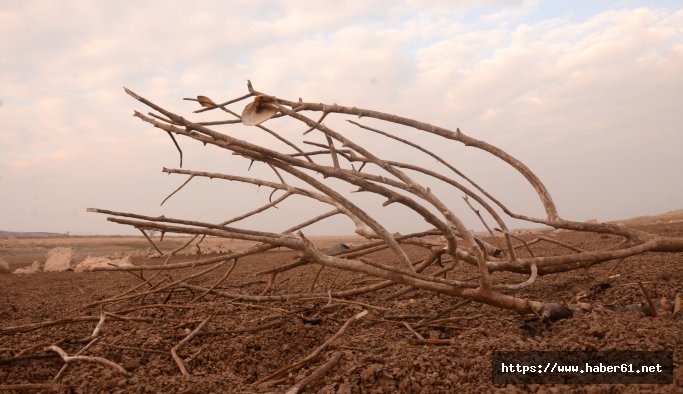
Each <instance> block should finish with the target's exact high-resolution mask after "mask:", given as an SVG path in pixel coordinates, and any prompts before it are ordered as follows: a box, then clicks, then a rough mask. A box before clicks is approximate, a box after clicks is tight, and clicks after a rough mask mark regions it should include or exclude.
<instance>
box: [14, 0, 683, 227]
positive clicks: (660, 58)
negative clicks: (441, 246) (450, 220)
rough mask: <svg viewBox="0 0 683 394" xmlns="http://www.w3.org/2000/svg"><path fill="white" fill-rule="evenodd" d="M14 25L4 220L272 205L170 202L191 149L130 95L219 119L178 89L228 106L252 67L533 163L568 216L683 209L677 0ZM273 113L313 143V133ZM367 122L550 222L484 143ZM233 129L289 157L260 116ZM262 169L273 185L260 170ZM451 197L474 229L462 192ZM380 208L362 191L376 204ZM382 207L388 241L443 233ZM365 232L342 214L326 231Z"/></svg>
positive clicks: (240, 198) (394, 153) (40, 11)
mask: <svg viewBox="0 0 683 394" xmlns="http://www.w3.org/2000/svg"><path fill="white" fill-rule="evenodd" d="M0 36H1V37H3V38H2V42H1V43H0V230H12V231H54V232H66V231H69V232H71V233H72V234H121V233H130V230H128V229H127V228H125V227H122V226H120V225H116V224H113V223H109V222H107V221H106V220H105V216H103V215H98V214H93V213H86V212H85V209H86V208H87V207H97V208H105V209H113V210H121V211H128V212H136V213H143V214H150V215H158V214H165V215H167V216H176V217H182V218H195V219H199V220H207V221H214V222H219V221H222V220H225V219H228V218H230V217H232V216H236V215H238V214H239V213H242V212H244V211H246V210H250V209H253V208H256V207H258V206H259V205H260V204H263V203H265V202H267V199H268V194H269V191H268V190H265V189H263V190H258V189H257V188H255V187H249V186H240V185H231V184H226V183H220V182H217V181H213V182H209V181H204V180H193V182H191V183H190V184H189V185H188V186H187V187H186V188H185V189H183V190H182V191H181V192H180V193H178V195H177V196H175V197H174V198H173V199H171V200H170V201H169V202H168V203H166V204H165V205H164V206H163V207H160V206H159V203H160V202H161V200H162V199H163V198H164V197H165V196H166V195H167V194H168V193H170V192H171V191H173V190H174V189H175V188H176V187H177V186H178V185H180V184H181V183H182V182H183V181H184V180H185V178H182V177H179V176H176V175H170V176H169V175H165V174H162V173H161V168H162V167H163V166H167V167H177V166H178V157H177V152H176V150H175V147H174V146H173V145H172V143H171V141H170V139H169V138H168V136H167V135H166V134H165V133H164V132H161V131H159V130H158V129H154V128H152V127H148V126H147V125H146V124H144V123H142V122H140V121H139V120H137V119H135V118H133V117H132V116H131V115H132V112H133V110H134V109H138V110H140V109H144V108H143V107H142V106H141V105H139V104H138V103H136V102H135V101H134V100H132V99H131V98H130V97H128V96H127V95H125V94H124V92H123V89H122V87H123V86H126V87H129V88H131V89H133V90H135V91H136V92H138V93H140V94H142V95H144V96H145V97H147V98H149V99H151V100H153V101H155V102H157V103H159V104H162V105H164V106H167V107H168V108H169V109H171V110H174V111H176V112H177V113H179V114H181V115H184V116H187V117H189V118H190V119H201V120H206V119H213V120H218V119H222V118H224V115H222V114H217V113H216V114H213V113H212V114H211V115H207V116H196V115H193V114H192V111H193V110H194V109H196V106H195V105H194V103H191V102H188V101H182V98H183V97H193V96H196V95H198V94H202V95H207V96H209V97H211V98H213V99H214V100H215V101H223V100H226V99H229V98H232V97H235V96H239V95H241V94H243V93H245V92H246V80H247V79H251V80H252V81H253V83H254V85H255V87H256V88H257V89H258V90H261V91H264V92H267V93H269V94H272V95H276V96H278V97H282V98H287V99H293V100H296V99H297V98H298V97H303V98H304V99H305V100H308V101H315V102H327V103H330V104H331V103H339V104H346V105H351V106H358V107H364V108H370V109H376V110H380V111H385V112H391V113H397V114H401V115H404V116H408V117H412V118H415V119H419V120H423V121H426V122H429V123H433V124H437V125H440V126H443V127H446V128H450V129H453V130H455V128H457V127H459V128H460V129H461V130H463V132H465V133H467V134H469V135H471V136H473V137H475V138H478V139H483V140H486V141H488V142H490V143H492V144H494V145H497V146H499V147H501V148H502V149H505V150H506V151H508V152H509V153H511V154H512V155H514V156H516V157H517V158H518V159H520V160H521V161H523V162H525V163H526V164H527V165H529V167H531V169H532V170H534V171H535V172H536V173H537V174H538V175H539V176H540V177H541V179H542V180H543V181H544V182H545V184H546V186H547V187H548V189H549V190H550V192H551V194H552V195H553V196H554V198H555V202H556V204H557V206H558V209H559V212H560V214H561V215H562V216H564V217H566V218H568V219H574V220H587V219H592V218H596V219H599V220H613V219H619V218H627V217H632V216H639V215H650V214H657V213H662V212H666V211H669V210H674V209H681V208H683V177H682V175H681V174H682V170H683V154H682V153H683V130H682V129H683V6H682V5H681V3H680V1H574V2H558V1H502V0H501V1H495V0H491V1H471V0H463V1H426V0H424V1H422V0H413V1H405V2H399V1H326V0H316V1H302V0H292V1H273V0H269V1H258V0H249V1H241V0H240V1H209V0H204V1H201V2H189V1H145V2H127V1H85V0H84V1H26V0H21V1H9V0H4V1H2V3H0ZM243 105H244V104H242V103H241V104H239V105H237V106H236V107H235V110H236V111H241V108H242V106H243ZM346 118H348V117H339V118H338V119H331V120H330V124H331V125H339V127H340V129H339V131H340V132H344V133H347V134H346V135H348V136H349V137H350V138H353V139H354V140H355V141H357V142H363V143H366V144H368V145H369V147H370V148H372V149H374V151H375V152H377V153H382V154H386V155H387V157H388V158H396V157H400V158H402V159H403V160H406V161H414V162H417V163H428V164H429V165H433V164H434V163H433V161H429V160H427V161H424V159H423V158H422V157H421V156H420V155H419V154H417V153H414V152H413V151H406V150H403V149H402V148H401V147H399V146H397V145H395V144H389V145H386V147H381V148H380V145H378V143H376V141H378V140H377V139H376V137H375V136H372V135H369V134H367V133H363V132H362V131H360V130H358V129H354V128H352V127H353V126H351V125H348V124H346V125H344V122H343V120H344V119H346ZM269 122H271V124H269V125H272V126H273V127H281V128H279V129H278V130H281V131H282V132H283V133H291V134H289V135H288V137H289V138H291V139H293V140H296V141H302V139H304V137H302V136H301V134H300V132H299V131H301V130H303V129H305V128H302V127H301V126H298V125H295V126H292V125H285V124H283V123H278V121H277V120H272V121H269ZM335 122H336V123H335ZM368 124H373V125H375V126H379V127H383V128H384V129H385V130H386V131H392V132H396V133H397V134H399V135H401V136H403V137H410V138H419V140H420V141H422V142H423V143H424V144H428V145H429V146H431V147H434V149H436V150H437V151H438V152H439V153H440V154H443V155H444V156H446V157H448V159H449V160H450V161H451V162H452V163H453V164H454V165H456V166H457V167H459V168H462V169H463V170H464V171H467V173H468V174H471V175H472V176H473V177H475V178H476V179H477V180H478V181H479V182H481V183H482V185H484V186H486V187H487V188H489V189H490V190H491V191H492V192H493V193H494V194H496V195H499V196H500V197H501V198H502V199H503V200H504V202H505V203H507V204H509V206H510V207H511V208H514V209H515V210H516V211H519V212H520V213H527V214H533V215H540V214H541V213H542V209H541V207H540V204H539V202H538V199H537V198H536V197H535V196H534V194H533V193H532V190H531V189H530V187H529V186H528V184H526V183H524V182H523V180H522V179H521V177H519V176H518V175H516V174H514V173H513V172H512V171H510V169H509V167H507V166H505V165H500V164H498V163H496V162H495V161H494V160H491V159H490V158H489V157H487V156H486V155H482V154H481V153H478V152H474V151H472V148H463V147H461V146H458V145H457V144H455V143H450V144H443V143H442V142H441V141H438V140H437V139H431V138H428V137H422V136H420V135H419V134H417V133H414V132H411V131H409V130H401V129H397V128H392V127H388V126H386V125H384V126H382V125H381V124H380V123H378V122H372V120H368ZM218 130H219V131H222V132H227V133H231V134H232V135H235V136H237V137H239V138H244V139H249V140H250V141H253V142H257V143H262V144H265V145H267V146H272V147H275V148H278V149H284V150H286V149H285V148H283V147H282V146H281V145H278V144H277V142H273V141H272V138H269V137H268V136H267V135H265V134H263V133H259V132H258V130H257V129H255V128H253V127H252V128H247V127H245V126H242V125H233V126H230V127H221V128H219V129H218ZM306 139H309V140H314V141H315V140H317V141H322V139H321V137H320V135H314V133H311V134H310V135H309V136H307V138H306ZM179 142H180V143H181V145H182V146H183V149H184V151H185V162H184V167H185V168H189V169H194V170H209V171H220V172H226V173H235V174H241V175H244V174H249V173H248V172H246V171H247V168H248V164H249V163H248V161H246V160H244V159H241V158H238V157H234V156H230V155H229V154H226V153H225V152H222V151H219V150H218V149H215V148H214V149H211V148H210V147H209V148H204V147H202V146H201V144H198V143H194V142H192V141H188V140H186V139H182V138H180V141H179ZM251 174H253V175H262V176H264V177H266V178H268V179H272V178H273V175H272V173H269V172H268V171H265V170H263V169H262V168H259V166H258V165H256V166H254V168H252V170H251ZM434 187H435V189H434V190H436V191H437V192H439V193H442V194H441V195H439V197H441V198H442V199H443V200H444V201H446V202H447V203H449V204H451V205H452V206H453V210H454V211H455V212H456V214H458V215H460V216H461V217H462V219H463V220H464V221H465V223H466V224H467V225H468V226H470V227H472V228H478V223H477V221H476V219H475V218H474V217H473V215H472V213H471V212H469V210H468V209H467V208H466V207H465V206H464V205H462V202H461V194H459V193H454V192H453V191H449V190H448V189H445V188H443V187H442V186H438V185H437V186H434ZM354 198H356V197H354ZM381 202H382V201H381V200H373V199H367V200H363V199H362V198H361V200H359V203H360V204H365V205H364V207H365V208H366V209H368V210H369V211H373V210H379V209H380V204H381ZM327 209H328V208H326V207H322V206H314V205H311V204H308V203H306V202H304V201H303V200H301V199H292V201H289V202H287V203H286V204H283V206H282V208H281V209H280V210H277V211H275V212H274V213H273V214H272V215H269V214H265V215H262V216H261V217H259V218H255V219H253V220H250V221H248V222H246V223H244V226H245V227H249V228H258V229H268V230H274V231H279V230H282V229H284V228H287V227H288V226H290V225H292V224H295V223H296V221H297V220H301V221H303V220H304V219H306V218H307V216H306V215H313V214H316V213H319V212H324V211H326V210H327ZM378 215H379V216H378V217H379V218H380V219H381V220H382V221H383V222H384V223H385V224H386V225H387V227H388V228H389V230H391V231H401V232H408V231H413V230H422V229H425V228H426V227H427V226H426V225H425V224H423V223H421V222H420V221H419V220H417V218H415V217H414V216H412V215H409V214H406V213H404V212H402V211H400V210H398V208H396V207H390V209H387V210H386V213H381V214H378ZM512 224H513V225H514V223H512ZM352 231H353V227H352V226H351V225H350V222H349V221H348V220H344V219H335V220H330V221H328V222H325V223H321V224H319V225H317V226H315V227H314V228H312V229H310V230H309V232H310V233H318V234H335V233H336V234H342V233H351V232H352Z"/></svg>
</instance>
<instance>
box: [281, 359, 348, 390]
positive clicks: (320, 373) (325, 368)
mask: <svg viewBox="0 0 683 394" xmlns="http://www.w3.org/2000/svg"><path fill="white" fill-rule="evenodd" d="M343 355H344V353H342V352H334V353H333V354H332V356H331V357H330V359H329V360H327V362H326V363H325V364H323V365H321V366H320V368H318V369H316V370H315V371H313V373H312V374H310V375H308V376H307V377H305V378H304V379H302V380H301V381H300V382H298V383H297V384H295V385H294V386H292V387H291V388H290V389H289V390H287V394H297V393H298V392H300V391H301V390H303V389H304V388H306V387H307V386H309V385H310V384H311V383H313V382H315V381H316V380H318V379H319V378H321V377H322V376H325V374H326V373H327V372H329V370H330V369H332V367H334V366H335V365H336V364H337V363H338V362H339V360H340V359H341V358H342V356H343Z"/></svg>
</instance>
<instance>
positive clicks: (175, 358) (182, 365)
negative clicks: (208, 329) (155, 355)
mask: <svg viewBox="0 0 683 394" xmlns="http://www.w3.org/2000/svg"><path fill="white" fill-rule="evenodd" d="M210 319H211V316H209V317H207V318H206V319H204V321H202V322H201V323H200V324H199V325H198V326H197V328H195V329H194V330H192V332H191V333H189V334H188V335H187V336H186V337H185V339H183V340H182V341H180V342H178V344H177V345H175V346H173V348H172V349H171V356H172V357H173V361H175V363H176V365H178V368H179V369H180V372H181V373H182V374H183V376H189V375H190V372H189V371H188V370H187V366H186V365H185V361H183V359H182V358H180V356H178V350H179V349H180V348H181V347H183V346H184V345H185V344H186V343H188V342H189V341H190V340H192V338H194V337H195V336H197V333H199V331H200V330H201V329H202V328H204V326H205V325H206V324H207V323H208V322H209V320H210Z"/></svg>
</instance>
